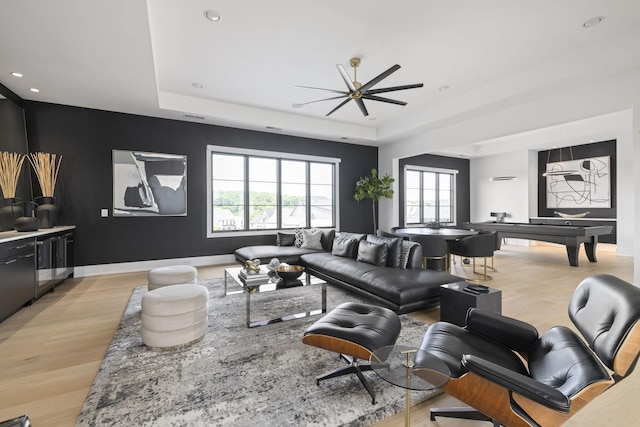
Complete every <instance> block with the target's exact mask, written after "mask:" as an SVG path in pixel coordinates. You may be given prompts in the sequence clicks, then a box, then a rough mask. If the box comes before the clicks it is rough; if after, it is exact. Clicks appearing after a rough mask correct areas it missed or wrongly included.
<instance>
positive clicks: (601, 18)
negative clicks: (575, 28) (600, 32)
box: [582, 16, 604, 28]
mask: <svg viewBox="0 0 640 427" xmlns="http://www.w3.org/2000/svg"><path fill="white" fill-rule="evenodd" d="M602 21H604V16H595V17H593V18H591V19H587V20H586V21H584V24H582V26H583V27H584V28H591V27H595V26H596V25H598V24H599V23H601V22H602Z"/></svg>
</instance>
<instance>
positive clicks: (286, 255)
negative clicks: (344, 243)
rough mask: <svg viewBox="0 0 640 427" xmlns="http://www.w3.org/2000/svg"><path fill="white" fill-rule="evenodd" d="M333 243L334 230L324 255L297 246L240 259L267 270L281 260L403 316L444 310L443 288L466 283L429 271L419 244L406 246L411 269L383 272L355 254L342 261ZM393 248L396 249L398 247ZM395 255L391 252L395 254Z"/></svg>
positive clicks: (240, 252)
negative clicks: (256, 262)
mask: <svg viewBox="0 0 640 427" xmlns="http://www.w3.org/2000/svg"><path fill="white" fill-rule="evenodd" d="M279 234H281V233H279ZM336 236H337V237H336V238H338V239H339V238H350V239H355V240H357V241H358V243H359V242H360V241H367V240H371V241H374V242H376V243H377V244H382V242H384V241H385V239H393V238H390V237H386V238H385V237H379V236H375V235H371V234H369V235H367V234H355V233H344V232H342V233H336ZM397 239H398V240H399V241H400V242H402V241H403V240H402V238H401V237H399V236H398V237H397ZM333 241H334V235H333V230H330V231H323V239H322V249H310V248H305V247H297V246H295V245H294V246H278V245H260V246H246V247H243V248H239V249H237V250H236V251H235V258H236V261H238V262H239V263H240V264H243V265H244V263H245V262H246V261H247V260H252V259H260V262H261V263H263V264H265V263H269V261H270V260H271V259H272V258H278V260H279V261H280V262H286V263H288V264H299V265H303V266H304V267H305V269H306V270H307V272H309V273H311V274H312V275H314V276H316V277H319V278H321V279H323V280H326V281H327V282H328V283H332V284H334V285H338V286H342V287H344V288H347V289H349V290H350V291H353V292H354V293H357V294H360V295H364V296H365V297H367V298H369V299H371V300H373V301H375V302H377V303H379V304H381V305H383V306H386V307H389V308H390V309H392V310H394V311H395V312H396V313H398V314H402V313H409V312H412V311H416V310H420V309H423V308H427V307H432V306H436V305H438V304H439V303H440V285H443V284H447V283H455V282H460V281H462V280H463V279H461V278H459V277H456V276H453V275H451V274H449V273H446V272H440V271H434V270H426V269H423V268H422V247H421V246H420V245H419V244H415V243H414V242H405V243H404V246H405V253H406V254H405V255H404V256H403V257H402V263H403V264H404V263H405V262H406V266H405V265H402V266H400V265H398V266H390V265H396V264H394V262H396V263H397V261H389V263H387V264H385V265H383V266H381V265H375V264H372V263H370V262H364V261H362V260H358V259H357V258H358V254H357V253H351V254H349V255H348V256H338V255H336V253H337V251H335V250H333ZM363 245H364V244H363ZM400 245H402V243H400ZM391 246H395V243H394V244H393V245H391ZM398 247H401V246H398ZM392 252H393V251H389V253H390V254H392Z"/></svg>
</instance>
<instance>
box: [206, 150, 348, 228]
mask: <svg viewBox="0 0 640 427" xmlns="http://www.w3.org/2000/svg"><path fill="white" fill-rule="evenodd" d="M339 163H340V160H339V159H334V158H326V157H316V156H304V155H296V154H289V153H276V152H271V151H260V150H246V149H237V148H232V147H219V146H208V147H207V173H208V189H207V190H208V191H207V206H208V207H209V209H208V213H207V219H208V221H207V222H208V224H209V225H208V233H207V235H208V236H209V237H222V236H229V235H237V234H238V233H242V232H246V234H260V232H261V231H263V230H268V231H269V232H273V230H284V229H294V228H308V227H332V228H333V227H337V218H338V203H337V200H338V191H337V186H336V183H337V182H338V166H339Z"/></svg>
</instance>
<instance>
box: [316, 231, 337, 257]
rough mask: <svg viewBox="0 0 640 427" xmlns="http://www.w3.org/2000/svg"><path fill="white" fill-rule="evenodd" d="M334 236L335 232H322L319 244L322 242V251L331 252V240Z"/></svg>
mask: <svg viewBox="0 0 640 427" xmlns="http://www.w3.org/2000/svg"><path fill="white" fill-rule="evenodd" d="M335 235H336V231H335V230H322V239H320V242H322V249H324V250H325V251H327V252H331V245H333V238H334V237H335Z"/></svg>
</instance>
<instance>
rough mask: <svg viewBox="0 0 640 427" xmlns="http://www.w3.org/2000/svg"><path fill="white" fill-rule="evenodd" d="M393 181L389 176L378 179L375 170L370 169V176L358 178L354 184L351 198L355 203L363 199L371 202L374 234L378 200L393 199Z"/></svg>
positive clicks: (376, 226)
mask: <svg viewBox="0 0 640 427" xmlns="http://www.w3.org/2000/svg"><path fill="white" fill-rule="evenodd" d="M394 181H395V179H393V178H392V177H391V176H390V175H389V174H386V175H385V176H383V177H380V176H378V170H377V169H371V175H369V176H365V177H360V179H359V180H358V182H356V193H355V194H354V195H353V198H354V199H356V200H357V201H361V200H363V199H370V200H371V208H372V212H373V232H374V233H375V232H376V230H377V229H378V225H377V221H376V208H377V203H378V200H380V199H381V198H383V197H385V198H387V199H391V198H392V197H393V190H392V189H391V185H392V184H393V182H394Z"/></svg>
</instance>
